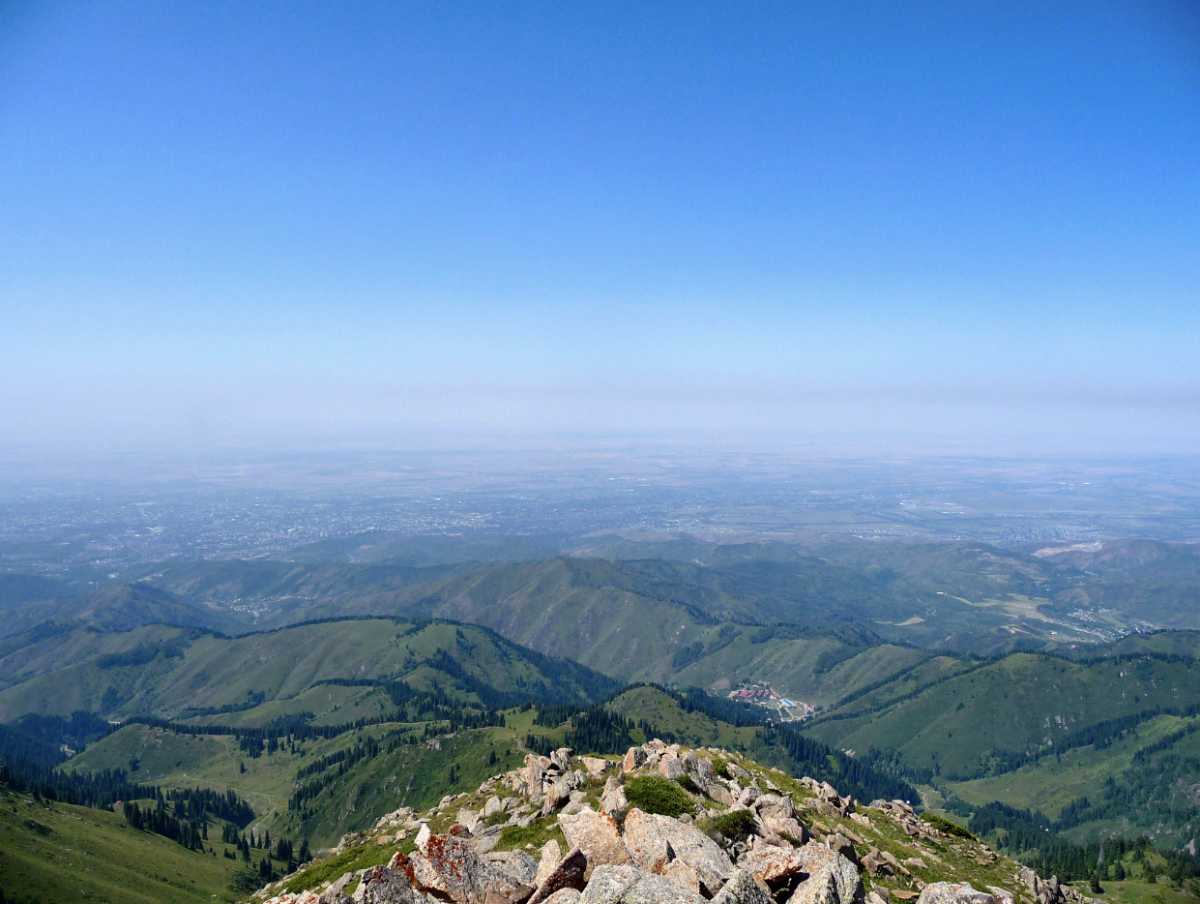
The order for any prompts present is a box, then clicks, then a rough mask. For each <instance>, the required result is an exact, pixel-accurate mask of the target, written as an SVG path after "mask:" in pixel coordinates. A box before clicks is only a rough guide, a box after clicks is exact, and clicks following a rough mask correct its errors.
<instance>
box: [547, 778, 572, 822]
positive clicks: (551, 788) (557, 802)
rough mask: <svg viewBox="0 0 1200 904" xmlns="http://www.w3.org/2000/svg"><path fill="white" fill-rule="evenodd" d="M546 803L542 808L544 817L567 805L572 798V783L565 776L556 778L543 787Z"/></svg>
mask: <svg viewBox="0 0 1200 904" xmlns="http://www.w3.org/2000/svg"><path fill="white" fill-rule="evenodd" d="M542 791H543V793H544V794H545V796H546V802H545V804H543V806H542V815H548V814H550V813H552V812H553V811H554V810H557V809H558V808H559V807H560V806H562V805H563V804H565V803H566V802H567V800H568V799H569V798H570V796H571V781H570V779H569V778H567V776H565V775H559V776H556V777H555V778H554V779H553V781H548V782H546V783H545V784H544V785H543V786H542Z"/></svg>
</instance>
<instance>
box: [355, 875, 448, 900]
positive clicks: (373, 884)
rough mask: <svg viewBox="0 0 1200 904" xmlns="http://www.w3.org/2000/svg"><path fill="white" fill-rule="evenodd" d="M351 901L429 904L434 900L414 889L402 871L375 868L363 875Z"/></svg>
mask: <svg viewBox="0 0 1200 904" xmlns="http://www.w3.org/2000/svg"><path fill="white" fill-rule="evenodd" d="M350 900H352V901H354V904H428V902H431V901H432V900H433V899H432V898H429V897H428V896H426V895H423V894H421V892H419V891H417V890H416V889H415V888H413V886H412V883H411V882H410V881H409V880H408V877H407V876H405V875H404V873H402V872H401V871H399V870H393V869H388V868H387V867H386V866H373V867H371V868H370V869H369V870H367V871H366V872H365V873H363V877H362V880H361V881H360V882H359V883H358V888H357V889H355V891H354V897H353V898H351V899H350Z"/></svg>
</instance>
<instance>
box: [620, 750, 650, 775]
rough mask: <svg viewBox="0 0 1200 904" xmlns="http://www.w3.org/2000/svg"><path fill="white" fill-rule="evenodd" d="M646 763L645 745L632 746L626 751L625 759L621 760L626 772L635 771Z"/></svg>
mask: <svg viewBox="0 0 1200 904" xmlns="http://www.w3.org/2000/svg"><path fill="white" fill-rule="evenodd" d="M644 765H646V750H645V748H643V747H630V748H629V749H628V750H627V751H625V759H623V760H622V761H621V768H622V769H623V770H624V771H626V772H633V771H634V770H635V769H639V768H641V767H642V766H644Z"/></svg>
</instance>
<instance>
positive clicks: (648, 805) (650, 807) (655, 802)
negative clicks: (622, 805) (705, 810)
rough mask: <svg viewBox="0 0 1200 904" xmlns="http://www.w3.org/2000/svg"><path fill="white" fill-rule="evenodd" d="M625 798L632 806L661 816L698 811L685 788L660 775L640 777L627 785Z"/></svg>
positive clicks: (631, 780) (680, 814) (632, 779)
mask: <svg viewBox="0 0 1200 904" xmlns="http://www.w3.org/2000/svg"><path fill="white" fill-rule="evenodd" d="M625 797H626V798H627V799H628V800H629V803H630V805H631V806H634V807H637V808H638V809H640V810H644V811H645V812H647V813H657V814H659V815H661V816H682V815H683V814H684V813H691V812H692V811H693V810H695V809H696V803H695V801H693V800H692V797H691V795H689V794H688V793H687V792H686V791H685V790H683V788H682V787H681V786H680V785H679V784H678V783H677V782H673V781H670V780H669V779H665V778H662V777H661V776H658V775H639V776H636V777H635V778H631V779H630V780H629V781H627V782H626V783H625Z"/></svg>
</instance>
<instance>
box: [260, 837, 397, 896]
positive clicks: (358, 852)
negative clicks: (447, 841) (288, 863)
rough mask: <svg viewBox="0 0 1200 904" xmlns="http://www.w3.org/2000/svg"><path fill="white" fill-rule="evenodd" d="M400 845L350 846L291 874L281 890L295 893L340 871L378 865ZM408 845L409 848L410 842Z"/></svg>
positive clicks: (336, 874)
mask: <svg viewBox="0 0 1200 904" xmlns="http://www.w3.org/2000/svg"><path fill="white" fill-rule="evenodd" d="M402 847H403V845H392V844H364V845H360V846H358V847H353V848H350V850H348V851H342V853H340V854H338V855H337V856H336V857H329V858H327V859H325V860H317V861H316V862H314V863H313V864H312V865H311V866H309V867H307V868H306V869H304V870H303V871H302V872H300V873H299V874H297V875H295V876H293V877H292V878H291V879H290V880H289V881H288V882H287V884H286V885H284V886H283V890H284V891H288V892H292V893H293V894H296V893H298V892H302V891H308V890H309V889H312V888H318V887H320V886H322V885H324V884H325V883H326V882H332V881H333V880H334V879H336V878H338V877H339V876H341V875H342V873H349V872H353V871H355V870H360V869H367V868H368V867H371V866H379V865H380V864H382V863H387V862H388V861H389V860H391V859H392V854H394V853H396V851H397V850H399V849H401V848H402ZM409 847H410V848H411V843H410V845H409Z"/></svg>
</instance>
